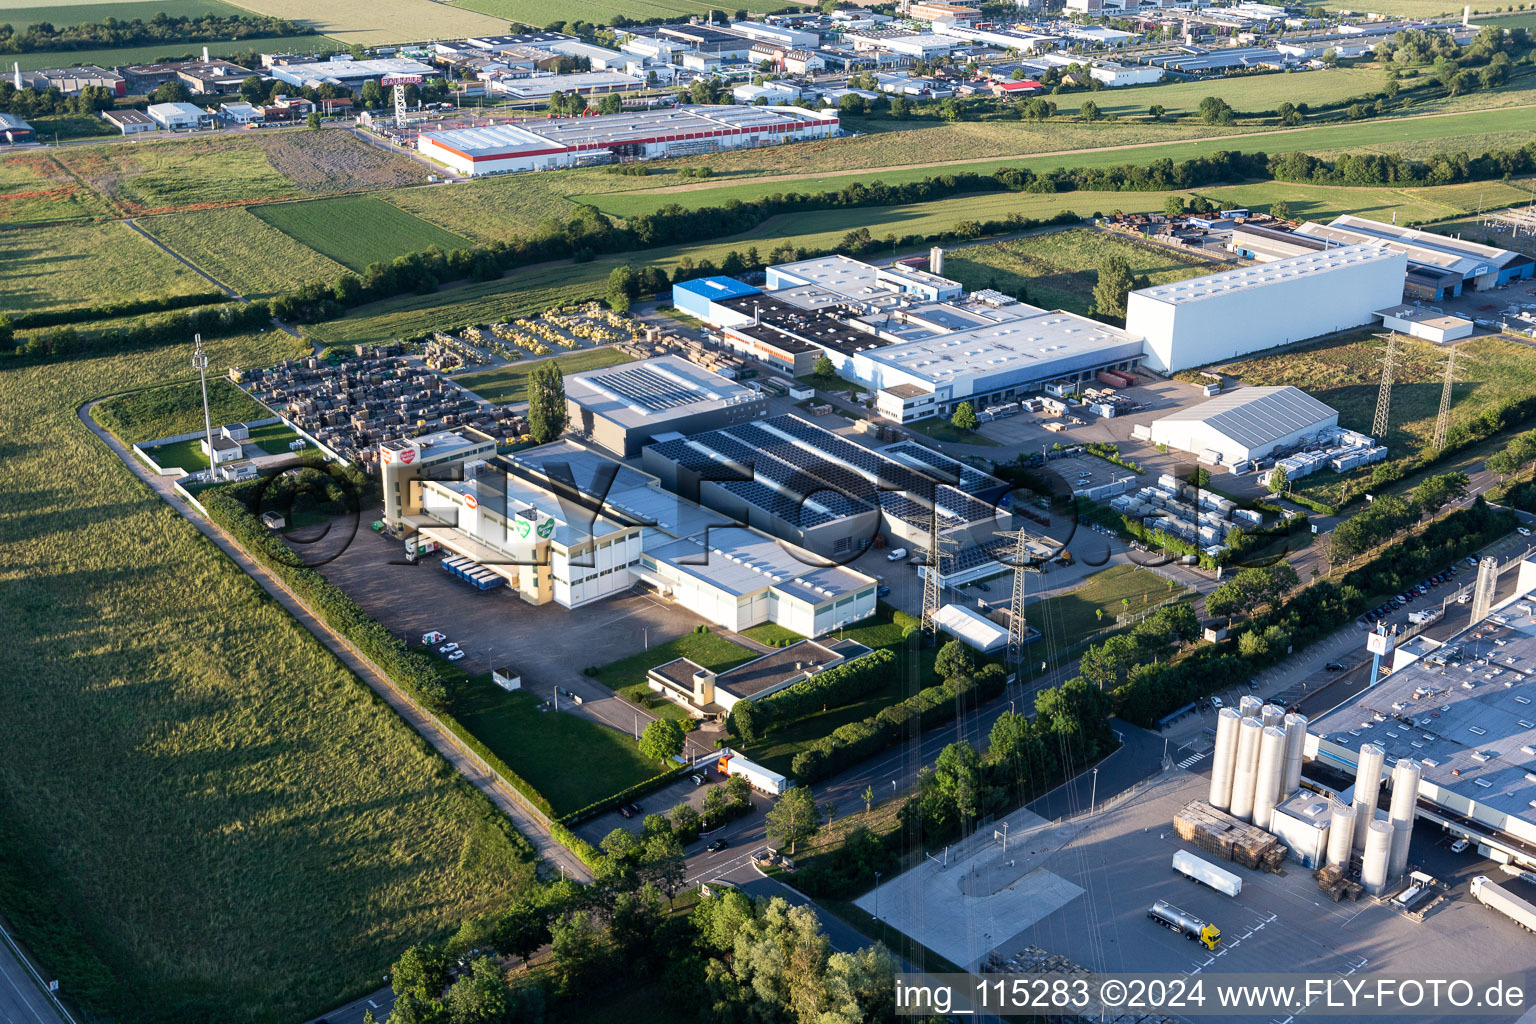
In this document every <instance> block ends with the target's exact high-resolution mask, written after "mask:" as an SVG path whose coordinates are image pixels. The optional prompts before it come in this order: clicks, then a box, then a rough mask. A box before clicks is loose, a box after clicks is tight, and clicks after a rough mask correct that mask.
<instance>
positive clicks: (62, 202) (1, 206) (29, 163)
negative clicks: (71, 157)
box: [0, 153, 111, 228]
mask: <svg viewBox="0 0 1536 1024" xmlns="http://www.w3.org/2000/svg"><path fill="white" fill-rule="evenodd" d="M110 213H111V211H110V210H109V209H108V208H107V204H106V203H104V202H103V201H102V199H101V197H100V196H99V195H97V194H96V193H95V192H94V191H92V190H91V189H89V188H87V187H86V186H84V185H82V184H80V182H79V181H77V180H76V179H75V178H74V176H73V175H71V174H70V173H69V172H68V171H66V170H65V169H64V168H63V166H62V165H60V164H59V163H58V162H57V161H55V160H54V159H53V157H52V156H50V155H48V154H47V153H19V154H15V155H12V156H7V157H4V158H0V227H6V228H12V227H22V226H24V225H27V224H37V223H53V222H57V221H71V220H88V219H91V218H95V217H105V216H107V215H108V214H110Z"/></svg>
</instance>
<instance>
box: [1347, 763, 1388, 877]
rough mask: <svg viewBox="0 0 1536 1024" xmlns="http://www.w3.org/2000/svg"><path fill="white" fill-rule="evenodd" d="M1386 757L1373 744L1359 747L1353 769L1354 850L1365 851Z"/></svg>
mask: <svg viewBox="0 0 1536 1024" xmlns="http://www.w3.org/2000/svg"><path fill="white" fill-rule="evenodd" d="M1386 761H1387V755H1386V752H1385V751H1383V750H1382V749H1381V748H1380V747H1378V746H1377V745H1376V744H1374V743H1366V744H1363V745H1361V747H1360V761H1359V763H1358V764H1357V765H1356V767H1355V801H1354V802H1355V849H1357V850H1360V851H1362V852H1363V851H1364V850H1365V832H1366V829H1368V828H1370V825H1371V822H1373V821H1375V820H1376V801H1377V800H1378V799H1379V798H1380V797H1381V769H1382V766H1383V765H1385V764H1386Z"/></svg>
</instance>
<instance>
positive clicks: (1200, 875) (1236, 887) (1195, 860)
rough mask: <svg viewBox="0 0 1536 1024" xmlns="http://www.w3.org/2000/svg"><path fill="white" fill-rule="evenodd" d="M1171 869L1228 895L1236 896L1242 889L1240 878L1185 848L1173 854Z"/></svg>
mask: <svg viewBox="0 0 1536 1024" xmlns="http://www.w3.org/2000/svg"><path fill="white" fill-rule="evenodd" d="M1173 870H1175V871H1177V872H1178V873H1179V874H1181V875H1183V876H1184V877H1185V878H1188V879H1190V880H1191V881H1195V882H1199V883H1201V884H1202V885H1208V886H1210V887H1211V888H1212V889H1215V890H1216V891H1217V892H1222V893H1226V894H1227V895H1228V896H1236V895H1237V894H1238V893H1240V892H1242V891H1243V880H1242V879H1241V878H1239V877H1238V876H1236V875H1234V874H1233V873H1232V872H1230V871H1226V870H1224V869H1222V868H1219V867H1217V866H1216V865H1215V864H1212V863H1211V862H1210V861H1208V860H1201V859H1200V858H1199V857H1196V856H1195V855H1194V854H1192V853H1189V852H1187V851H1185V850H1180V851H1178V852H1177V853H1175V854H1174V855H1173Z"/></svg>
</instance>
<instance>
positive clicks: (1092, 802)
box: [1088, 768, 1099, 817]
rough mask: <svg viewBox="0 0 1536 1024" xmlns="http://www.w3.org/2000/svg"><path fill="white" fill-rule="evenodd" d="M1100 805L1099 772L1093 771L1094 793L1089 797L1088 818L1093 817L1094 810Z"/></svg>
mask: <svg viewBox="0 0 1536 1024" xmlns="http://www.w3.org/2000/svg"><path fill="white" fill-rule="evenodd" d="M1098 804H1099V770H1098V769H1097V768H1095V769H1094V770H1093V792H1092V795H1090V796H1089V797H1088V816H1089V817H1092V816H1093V811H1094V808H1095V807H1097V806H1098Z"/></svg>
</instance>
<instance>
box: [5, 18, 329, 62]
mask: <svg viewBox="0 0 1536 1024" xmlns="http://www.w3.org/2000/svg"><path fill="white" fill-rule="evenodd" d="M304 32H305V30H304V29H303V28H300V27H299V26H298V25H296V24H294V23H293V22H291V21H289V20H288V19H287V18H273V17H265V16H261V15H254V14H230V15H221V14H201V15H197V16H195V17H194V16H191V15H187V16H182V17H174V16H171V15H168V14H166V13H165V12H164V11H160V12H159V13H157V14H156V15H155V16H154V17H153V18H150V19H149V20H148V21H144V20H142V19H139V18H134V19H133V20H131V21H120V20H118V19H117V18H108V19H106V20H105V21H101V22H83V23H81V24H79V25H70V26H65V27H62V28H58V27H55V26H54V25H53V24H51V23H50V22H46V21H36V22H33V23H32V24H30V25H28V26H26V27H25V28H22V29H16V28H15V27H13V26H12V25H10V24H9V23H7V24H0V53H39V52H51V51H58V50H100V49H108V48H111V47H118V46H152V45H154V44H156V43H177V44H181V43H223V42H229V41H231V40H236V39H261V38H265V37H267V36H296V35H302V34H304Z"/></svg>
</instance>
